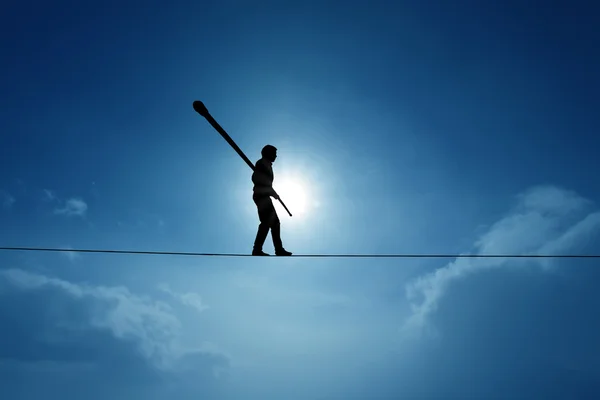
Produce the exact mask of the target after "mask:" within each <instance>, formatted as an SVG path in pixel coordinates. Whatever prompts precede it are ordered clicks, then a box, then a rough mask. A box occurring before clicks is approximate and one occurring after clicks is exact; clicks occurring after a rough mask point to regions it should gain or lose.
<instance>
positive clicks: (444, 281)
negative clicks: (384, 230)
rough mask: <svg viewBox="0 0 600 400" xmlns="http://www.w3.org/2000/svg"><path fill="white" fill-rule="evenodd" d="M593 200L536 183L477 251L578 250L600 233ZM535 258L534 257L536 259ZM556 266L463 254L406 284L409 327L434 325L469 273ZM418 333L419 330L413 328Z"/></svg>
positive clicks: (482, 239) (480, 242) (599, 217)
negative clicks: (452, 288) (450, 292)
mask: <svg viewBox="0 0 600 400" xmlns="http://www.w3.org/2000/svg"><path fill="white" fill-rule="evenodd" d="M591 204H592V203H591V202H590V201H588V200H587V199H584V198H582V197H580V196H578V195H577V194H576V193H574V192H571V191H567V190H563V189H560V188H557V187H554V186H540V187H534V188H532V189H530V190H528V191H526V192H524V193H522V194H520V195H519V196H517V204H516V205H515V207H514V208H513V209H512V210H511V211H510V212H509V213H508V214H507V215H506V216H505V217H504V218H502V219H500V220H499V221H497V222H496V223H495V224H493V225H492V226H491V227H490V228H489V230H488V231H487V232H485V233H484V234H483V235H482V236H481V237H480V238H479V240H477V241H476V243H475V244H474V250H475V251H474V252H473V253H474V254H558V253H561V252H568V251H572V252H577V250H578V249H580V248H581V246H583V245H584V244H585V243H586V241H587V240H588V239H589V238H590V237H591V236H592V235H593V234H594V233H596V232H599V231H600V212H590V211H589V208H590V206H591ZM532 260H533V261H532ZM532 263H535V264H534V265H539V266H542V267H544V268H548V267H549V266H550V263H551V261H549V260H548V259H517V260H515V259H507V258H458V259H456V260H454V261H453V262H451V263H449V264H447V265H446V266H444V267H442V268H439V269H437V270H436V271H433V272H432V273H429V274H426V275H423V276H420V277H419V278H417V279H416V280H415V281H413V282H411V283H409V284H408V285H407V287H406V296H407V298H408V300H409V301H410V303H411V309H412V314H411V315H410V317H409V318H408V320H407V321H406V323H405V325H404V330H405V332H407V330H412V329H417V332H422V330H423V329H429V328H430V327H428V326H427V324H426V321H427V317H428V316H429V315H430V314H431V313H432V312H434V311H435V310H436V309H437V306H438V304H439V301H440V300H441V298H442V297H443V295H444V294H445V292H446V290H447V288H448V286H449V285H451V284H452V283H453V282H455V281H456V280H458V279H461V278H464V277H466V276H468V275H469V274H472V273H476V272H481V271H484V270H487V269H491V268H500V267H509V266H510V267H520V266H521V267H522V266H523V265H532ZM413 332H414V331H413Z"/></svg>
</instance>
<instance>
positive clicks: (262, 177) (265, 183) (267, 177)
mask: <svg viewBox="0 0 600 400" xmlns="http://www.w3.org/2000/svg"><path fill="white" fill-rule="evenodd" d="M254 168H255V169H254V173H253V174H252V182H253V183H254V193H257V194H270V193H271V191H272V190H273V178H274V176H273V165H272V163H271V161H269V160H267V159H265V158H264V157H263V158H261V159H260V160H258V161H257V162H256V164H255V165H254Z"/></svg>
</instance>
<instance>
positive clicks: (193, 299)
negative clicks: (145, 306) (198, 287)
mask: <svg viewBox="0 0 600 400" xmlns="http://www.w3.org/2000/svg"><path fill="white" fill-rule="evenodd" d="M158 288H159V289H160V290H161V291H163V292H165V293H167V294H169V295H171V296H172V297H173V298H175V299H177V300H178V301H180V302H181V303H182V304H184V305H186V306H189V307H192V308H194V309H195V310H197V311H198V312H202V311H204V310H207V309H208V306H207V305H206V304H204V301H202V298H201V297H200V295H198V294H197V293H192V292H188V293H177V292H174V291H173V290H171V288H170V286H169V285H167V284H166V283H163V284H160V285H158Z"/></svg>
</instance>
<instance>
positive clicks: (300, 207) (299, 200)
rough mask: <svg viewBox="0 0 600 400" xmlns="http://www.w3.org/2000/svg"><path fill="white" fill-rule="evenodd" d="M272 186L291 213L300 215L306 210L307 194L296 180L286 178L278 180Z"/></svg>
mask: <svg viewBox="0 0 600 400" xmlns="http://www.w3.org/2000/svg"><path fill="white" fill-rule="evenodd" d="M273 187H274V189H275V191H277V194H279V197H281V200H283V202H284V203H285V205H286V206H287V208H288V209H289V210H290V212H291V213H292V215H294V216H296V215H298V216H300V215H304V214H305V213H306V212H307V211H308V207H307V205H308V194H307V192H306V190H305V188H304V186H303V185H302V184H301V183H300V182H299V181H298V180H296V179H288V178H286V179H282V180H281V181H279V180H278V182H275V184H274V185H273Z"/></svg>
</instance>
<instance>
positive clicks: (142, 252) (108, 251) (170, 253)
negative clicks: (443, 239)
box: [0, 247, 600, 258]
mask: <svg viewBox="0 0 600 400" xmlns="http://www.w3.org/2000/svg"><path fill="white" fill-rule="evenodd" d="M0 251H41V252H65V253H104V254H131V255H161V256H191V257H255V256H253V255H252V254H249V253H200V252H183V251H152V250H114V249H68V248H52V247H0ZM291 257H292V258H294V257H302V258H600V254H435V253H434V254H410V253H404V254H294V255H292V256H291ZM263 258H264V257H263Z"/></svg>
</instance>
